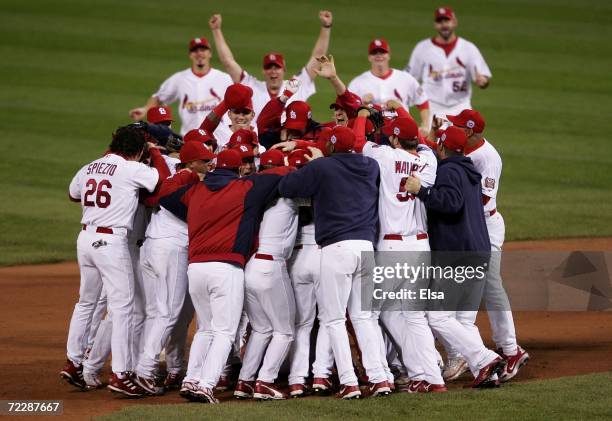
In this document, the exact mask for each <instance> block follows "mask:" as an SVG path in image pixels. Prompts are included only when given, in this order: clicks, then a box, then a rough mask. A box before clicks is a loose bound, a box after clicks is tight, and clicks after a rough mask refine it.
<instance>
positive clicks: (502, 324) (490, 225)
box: [444, 212, 518, 357]
mask: <svg viewBox="0 0 612 421" xmlns="http://www.w3.org/2000/svg"><path fill="white" fill-rule="evenodd" d="M485 221H486V223H487V230H488V231H489V240H490V242H491V251H492V253H491V260H490V261H489V271H488V272H487V283H486V286H485V290H484V301H485V304H486V305H487V308H488V309H490V310H489V311H488V316H489V322H490V324H491V331H492V334H493V342H495V345H496V347H497V348H498V349H499V348H501V349H502V351H503V353H504V354H506V355H514V354H515V353H516V349H517V347H518V344H517V341H516V330H515V328H514V318H513V317H512V311H511V310H510V301H509V300H508V295H507V294H506V291H505V289H504V286H503V284H502V278H501V250H502V247H503V244H504V237H505V233H506V226H505V224H504V218H503V217H502V215H501V214H500V213H499V212H496V213H495V214H494V215H492V216H488V217H486V218H485ZM501 308H504V309H508V310H499V309H501ZM477 314H478V312H477V311H458V312H457V314H456V317H457V320H459V322H460V323H461V324H463V325H464V326H466V327H467V328H468V329H472V330H474V331H475V332H478V327H477V326H476V325H475V323H476V316H477ZM444 345H445V347H446V345H447V344H446V343H445V344H444ZM446 350H447V353H448V355H449V357H458V356H460V353H459V352H458V351H457V350H456V349H455V348H454V347H452V346H449V347H446Z"/></svg>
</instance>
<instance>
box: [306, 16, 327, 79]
mask: <svg viewBox="0 0 612 421" xmlns="http://www.w3.org/2000/svg"><path fill="white" fill-rule="evenodd" d="M319 20H320V21H321V30H320V31H319V38H317V41H316V42H315V45H314V48H313V49H312V54H311V55H310V59H309V60H308V62H307V63H306V72H307V73H308V76H310V79H314V78H315V77H316V76H317V74H316V72H315V71H314V69H315V68H317V67H318V64H317V61H316V57H320V56H323V55H325V54H327V50H328V49H329V39H330V36H331V27H332V23H333V16H332V12H330V11H329V10H321V11H320V12H319Z"/></svg>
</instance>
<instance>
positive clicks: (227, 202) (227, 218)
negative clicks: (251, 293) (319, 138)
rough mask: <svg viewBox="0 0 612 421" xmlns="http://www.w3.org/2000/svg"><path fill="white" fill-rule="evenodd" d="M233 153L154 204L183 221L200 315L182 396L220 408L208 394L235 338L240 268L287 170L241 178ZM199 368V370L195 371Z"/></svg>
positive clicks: (241, 286) (240, 291)
mask: <svg viewBox="0 0 612 421" xmlns="http://www.w3.org/2000/svg"><path fill="white" fill-rule="evenodd" d="M240 165H241V159H240V155H239V154H238V152H236V151H234V150H225V151H223V152H221V153H219V154H218V155H217V163H216V167H215V170H214V171H213V172H210V173H208V174H207V176H206V177H205V178H204V181H203V182H201V183H196V184H194V185H187V186H185V187H182V188H180V189H178V190H177V191H176V192H174V193H172V194H171V195H169V196H166V197H163V198H161V199H160V205H161V206H163V207H164V208H166V209H167V210H169V211H170V212H172V213H173V214H174V215H176V216H178V217H179V218H181V219H183V220H186V221H187V230H188V235H189V267H188V269H187V275H188V278H189V295H190V296H191V299H192V302H193V305H194V307H195V309H196V314H197V317H198V331H197V333H196V335H195V336H194V339H193V342H192V345H191V350H190V355H193V356H194V357H193V358H194V359H199V360H200V364H199V365H198V367H197V368H196V367H195V366H194V364H192V358H191V357H190V364H189V367H188V369H187V375H186V377H185V379H184V380H183V385H182V387H181V391H180V394H181V396H184V397H185V398H186V399H189V400H192V401H197V402H203V403H218V402H219V401H218V400H217V399H216V398H215V396H214V393H213V388H214V387H215V386H216V384H217V382H218V381H219V378H220V375H221V372H222V370H223V367H224V366H225V363H226V361H227V357H228V355H229V353H230V350H231V348H232V344H233V342H234V340H235V336H236V331H237V329H238V323H239V321H240V316H241V314H242V307H243V302H244V270H243V267H244V265H245V263H246V261H247V258H248V256H249V254H250V252H251V250H252V246H253V242H254V237H255V233H256V232H257V230H258V228H259V221H260V220H261V216H262V215H263V212H264V210H265V208H266V206H267V205H268V204H270V203H271V202H272V201H274V200H275V199H276V198H277V197H278V182H279V181H280V178H281V175H282V174H285V173H286V171H288V168H286V170H285V169H283V168H279V169H278V171H276V170H277V169H272V170H268V171H271V172H263V173H260V174H255V175H252V176H249V177H243V178H239V176H238V168H239V167H240ZM200 367H201V368H200Z"/></svg>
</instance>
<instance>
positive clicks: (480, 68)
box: [60, 7, 529, 403]
mask: <svg viewBox="0 0 612 421" xmlns="http://www.w3.org/2000/svg"><path fill="white" fill-rule="evenodd" d="M434 17H435V28H436V30H437V32H438V34H437V35H436V36H435V37H434V38H432V39H428V40H425V41H421V42H420V43H418V44H417V46H416V48H415V50H414V51H413V53H412V56H411V58H410V62H409V65H408V67H407V70H408V71H409V72H410V73H408V72H404V71H402V70H397V69H392V68H390V66H389V59H390V55H389V54H390V47H389V43H388V42H387V41H386V40H385V39H383V38H377V39H374V40H373V41H371V42H370V45H369V49H368V58H369V61H370V63H371V69H370V70H369V71H367V72H364V73H363V74H361V75H360V76H358V77H357V78H355V79H354V80H353V81H351V83H350V84H349V85H348V88H347V85H345V84H344V82H343V81H342V80H341V78H340V77H339V75H338V73H337V70H336V65H335V62H334V59H333V57H332V56H327V55H326V53H327V48H328V45H329V40H330V33H331V26H332V15H331V12H328V11H321V12H320V13H319V19H320V23H321V29H320V34H319V38H318V39H317V41H316V44H315V47H314V49H313V51H312V54H311V57H310V58H309V60H308V62H307V64H306V66H305V67H304V68H303V69H302V71H301V73H300V74H299V75H297V76H295V77H294V78H292V79H290V80H284V74H285V70H286V67H285V60H284V57H283V56H282V54H280V53H277V52H273V53H270V52H269V53H267V54H266V55H265V56H264V64H263V67H264V70H263V74H264V79H265V81H259V80H257V79H256V78H255V77H254V76H252V75H250V74H249V73H247V72H246V71H245V70H244V69H243V68H242V67H241V66H240V65H239V64H238V63H237V62H236V61H235V59H234V57H233V55H232V52H231V50H230V48H229V45H228V44H227V42H226V41H225V38H224V35H223V33H222V32H221V22H222V20H221V15H213V16H212V17H211V18H210V21H209V24H210V29H211V31H212V33H213V38H214V40H215V47H216V49H217V52H218V54H219V56H220V59H221V62H222V63H223V65H224V66H225V68H226V70H227V71H228V73H229V74H225V73H223V72H221V71H218V70H215V69H212V68H211V67H210V58H211V47H210V44H209V43H208V41H207V40H206V39H205V38H195V39H193V40H192V41H191V42H190V44H189V51H190V53H189V57H190V59H191V61H192V66H191V68H190V69H187V70H184V71H182V72H179V73H176V74H175V75H173V76H172V77H171V78H169V79H168V80H166V81H165V82H164V83H163V84H162V86H161V87H160V89H159V90H158V92H157V93H156V94H154V95H153V96H152V97H151V98H150V99H149V101H148V102H147V104H146V105H145V106H144V107H142V108H136V109H133V110H132V111H131V112H130V116H131V117H133V118H135V119H140V118H143V117H144V116H145V115H146V117H147V120H148V122H147V123H133V124H130V125H127V126H124V127H120V128H118V129H117V130H116V131H115V133H113V135H112V141H111V143H110V146H109V147H108V149H107V150H106V152H105V153H104V154H103V156H102V157H100V158H98V159H96V160H94V161H93V162H91V163H90V164H87V165H85V166H84V167H83V168H81V169H80V170H79V171H78V172H77V174H76V175H75V177H74V179H73V180H72V182H71V183H70V187H69V196H70V199H71V200H73V201H75V202H79V203H80V204H81V206H82V209H83V217H82V219H81V228H80V233H79V237H78V240H77V254H78V261H79V267H80V270H81V287H80V295H79V301H78V303H77V304H76V306H75V308H74V312H73V315H72V319H71V322H70V327H69V332H68V342H67V357H68V359H67V362H66V365H65V367H64V369H63V370H62V371H61V373H60V375H61V377H62V378H64V379H65V380H67V381H68V382H69V383H71V384H72V385H74V386H76V387H78V388H79V389H82V390H93V389H99V388H101V387H103V386H104V385H103V383H102V381H101V380H100V372H101V370H102V367H103V365H104V363H105V360H106V359H107V358H108V355H109V353H112V376H111V379H110V382H109V384H108V388H109V389H110V390H111V391H112V392H116V393H120V394H123V395H126V396H130V397H142V396H153V395H160V394H163V393H165V392H167V391H169V390H172V389H179V393H180V395H181V396H183V397H184V398H186V399H188V400H190V401H194V402H202V403H218V402H219V399H218V397H217V396H215V394H216V393H217V394H218V392H219V391H222V390H227V389H228V388H233V396H235V397H236V398H239V399H250V398H254V399H257V400H279V399H286V398H287V397H288V396H291V397H304V396H307V395H309V394H312V393H316V394H322V395H323V394H330V393H332V392H334V391H335V392H337V393H336V396H337V397H338V398H340V399H356V398H360V397H364V396H370V397H375V396H385V395H388V394H390V393H392V392H393V391H401V392H408V393H430V392H446V391H447V388H446V385H445V381H447V382H449V381H453V380H455V379H457V378H459V377H460V376H461V375H463V373H464V372H466V371H467V370H469V371H470V372H471V374H472V376H473V380H472V382H471V386H472V387H474V388H489V387H496V386H499V385H500V383H501V382H505V381H508V380H510V379H512V378H513V377H514V376H516V375H517V373H518V371H519V369H520V368H521V367H522V366H523V365H524V364H525V363H526V362H527V361H528V359H529V355H528V354H527V353H526V352H525V351H524V350H523V349H522V348H521V347H520V346H519V345H518V343H517V340H516V333H515V329H514V322H513V318H512V312H511V311H510V308H509V300H508V298H507V296H506V293H505V291H504V288H503V286H502V281H501V276H500V271H501V268H500V256H499V251H501V248H502V245H503V241H504V231H505V228H504V220H503V218H502V216H501V214H500V212H499V211H498V210H497V207H496V196H497V192H498V190H499V182H500V177H501V168H502V164H501V158H500V156H499V154H498V153H497V151H496V150H495V148H494V147H493V146H492V145H491V143H490V142H489V141H488V140H486V139H485V138H484V136H483V132H484V128H485V120H484V118H483V117H482V115H481V114H480V113H479V112H478V111H475V110H472V109H471V103H470V97H471V82H474V83H476V84H477V85H478V86H479V87H481V88H485V87H486V86H488V84H489V79H490V77H491V73H490V71H489V69H488V67H487V65H486V63H485V62H484V59H483V58H482V56H481V54H480V52H479V51H478V49H477V48H476V46H474V44H472V43H470V42H468V41H466V40H464V39H462V38H459V37H457V35H456V34H455V32H454V31H455V28H456V27H457V18H456V16H455V14H454V12H453V11H452V10H451V9H450V8H448V7H442V8H438V9H436V11H435V14H434ZM317 76H319V77H320V78H322V79H326V80H328V81H329V83H330V84H331V85H332V87H333V89H334V91H335V93H336V98H335V100H334V102H333V103H331V105H330V109H331V110H333V114H332V116H331V118H332V119H331V120H330V121H329V122H324V123H319V122H316V121H314V120H313V119H312V112H311V107H310V105H309V104H308V103H306V102H305V101H306V100H307V99H308V98H309V97H310V96H311V95H312V94H313V93H314V92H315V85H314V80H315V78H316V77H317ZM232 81H233V82H234V83H233V84H232ZM418 81H421V82H422V83H423V86H420V85H419V82H418ZM175 101H178V102H179V114H180V117H181V121H182V126H181V129H182V133H183V134H184V137H181V136H179V135H178V134H176V133H174V132H173V131H172V123H173V118H172V110H171V109H170V108H169V107H167V106H166V105H164V103H171V102H175ZM412 105H415V106H416V107H417V108H418V110H419V112H420V125H419V124H417V123H416V122H415V120H414V119H413V118H412V117H411V115H410V114H409V112H408V108H409V107H410V106H412ZM430 125H431V126H432V127H431V129H430ZM374 251H376V252H377V253H378V254H377V257H376V259H380V257H379V256H383V257H384V254H385V253H389V255H390V254H392V253H394V252H409V253H407V254H404V255H403V256H408V257H405V258H404V261H403V262H404V263H406V264H408V265H412V266H414V267H418V266H426V265H430V264H432V265H433V264H438V263H440V262H441V261H442V260H441V259H443V257H441V256H443V254H439V253H436V252H441V251H448V252H461V253H464V254H470V253H476V254H477V255H478V256H480V258H482V259H485V260H483V261H484V262H485V263H486V264H487V265H490V270H489V272H488V274H487V277H486V282H481V283H479V284H478V285H477V286H475V287H473V288H472V289H470V290H467V289H463V290H460V291H461V293H462V294H464V295H469V297H470V299H471V300H472V304H473V306H472V307H470V308H465V307H460V306H457V307H455V308H448V307H444V308H442V307H437V306H436V305H433V306H432V305H431V303H428V302H427V301H415V302H411V303H403V304H402V306H401V308H399V309H395V310H393V311H392V310H389V309H388V308H386V307H385V306H384V305H383V308H382V311H379V310H378V309H377V308H375V307H374V306H373V301H372V299H371V297H369V296H368V295H367V291H368V289H367V288H364V286H365V285H366V284H367V283H368V282H371V277H372V274H373V272H374V266H375V265H376V264H377V263H379V262H375V260H374V259H373V258H372V256H373V252H374ZM492 251H493V252H492ZM430 252H433V254H432V253H430ZM482 256H485V257H482ZM461 282H463V281H457V284H459V283H461ZM394 287H395V288H405V287H406V288H415V287H416V288H422V289H427V288H430V289H432V290H434V291H438V290H439V289H440V288H443V287H444V285H443V282H442V280H441V279H440V278H439V277H438V276H433V277H429V276H427V275H425V274H421V275H419V276H418V277H416V278H415V279H413V280H412V281H410V282H406V281H403V282H399V283H398V284H397V285H395V286H394ZM457 288H459V287H455V290H457V291H459V289H457ZM464 288H465V287H464ZM466 291H469V292H466ZM443 295H444V294H442V296H443ZM482 298H484V301H485V302H486V304H487V306H488V308H489V318H490V320H491V325H492V328H493V340H494V341H495V343H496V345H497V347H498V348H499V349H498V351H497V352H494V351H492V350H490V349H487V348H486V347H485V346H484V344H483V341H482V338H481V337H480V334H479V332H478V329H477V328H476V327H475V324H474V323H475V318H476V312H477V309H478V305H479V304H480V301H481V299H482ZM457 301H460V300H458V299H457ZM474 304H475V305H474ZM194 313H195V315H196V316H197V319H196V320H197V331H196V334H195V336H194V338H193V342H192V343H191V348H190V351H189V358H188V363H187V364H186V363H185V347H186V341H187V336H188V335H187V331H188V326H189V324H190V322H191V320H192V319H193V316H194ZM105 314H106V318H104V315H105ZM103 318H104V320H102V319H103ZM313 331H314V332H313ZM311 338H316V339H315V343H314V344H312V345H311ZM435 338H437V339H438V340H439V341H440V343H441V344H442V345H443V346H444V348H445V350H446V354H447V356H448V362H447V364H446V367H442V368H441V366H443V364H442V363H441V357H440V354H439V353H438V351H437V349H436V342H435ZM164 355H165V363H163V361H162V360H163V359H164V358H163V356H164ZM285 362H287V364H286V365H285ZM283 367H286V370H284V369H283ZM285 379H287V382H285ZM285 385H287V387H285Z"/></svg>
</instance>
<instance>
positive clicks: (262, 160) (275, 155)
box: [259, 149, 285, 167]
mask: <svg viewBox="0 0 612 421" xmlns="http://www.w3.org/2000/svg"><path fill="white" fill-rule="evenodd" d="M259 165H275V166H277V167H282V166H284V165H285V155H283V153H282V152H281V151H280V150H278V149H269V150H267V151H265V152H264V153H262V154H261V156H260V157H259Z"/></svg>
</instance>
